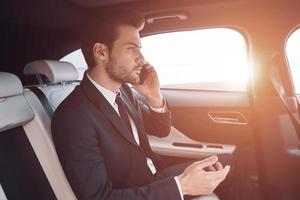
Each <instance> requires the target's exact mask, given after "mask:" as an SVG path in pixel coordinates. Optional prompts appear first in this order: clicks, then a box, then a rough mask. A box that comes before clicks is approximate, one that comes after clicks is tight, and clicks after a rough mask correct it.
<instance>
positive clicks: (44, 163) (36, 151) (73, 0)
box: [0, 0, 300, 200]
mask: <svg viewBox="0 0 300 200" xmlns="http://www.w3.org/2000/svg"><path fill="white" fill-rule="evenodd" d="M1 4H2V5H1V7H0V10H1V12H0V23H1V26H0V29H1V32H0V35H1V37H0V41H1V43H0V44H1V47H2V51H1V52H2V53H1V60H0V200H2V199H3V200H7V199H8V200H11V199H45V200H46V199H51V200H52V199H59V200H60V199H61V200H69V199H70V200H73V199H76V196H75V194H74V192H73V191H72V188H71V186H70V184H69V183H68V180H67V178H66V176H65V173H64V171H63V169H62V166H61V164H60V162H59V159H58V156H57V153H56V150H55V146H54V143H53V141H52V135H51V118H52V115H53V113H54V112H55V110H56V108H57V107H58V105H59V104H60V103H61V102H62V101H63V100H64V99H65V98H66V97H67V96H68V95H69V94H70V93H71V92H72V91H73V89H74V88H75V87H76V86H77V85H79V84H80V80H81V78H82V73H83V72H84V70H85V69H86V66H79V64H76V62H71V61H70V60H67V59H64V58H65V57H66V56H68V55H70V54H72V53H73V52H77V51H78V50H80V38H81V34H82V32H83V31H84V29H85V26H86V24H87V23H88V22H89V21H90V20H92V19H93V20H94V19H95V18H97V17H99V16H102V15H107V14H108V13H110V14H111V15H113V12H112V11H113V10H114V9H119V8H126V9H134V10H137V11H139V12H141V13H142V14H143V15H144V16H145V19H146V25H145V27H144V29H143V30H142V31H141V32H140V36H141V38H142V45H145V47H143V48H145V53H144V54H145V56H146V57H149V60H150V62H151V60H155V58H154V56H155V53H156V54H158V55H157V58H158V61H157V62H159V61H161V63H159V64H157V65H155V64H154V67H155V68H156V69H157V71H158V73H159V74H162V76H161V77H160V79H161V80H160V81H161V92H162V94H163V97H164V99H166V101H167V102H168V104H169V105H170V107H171V111H172V127H171V131H170V134H169V135H168V136H167V137H164V138H158V137H155V136H151V135H149V136H148V138H149V141H150V145H151V148H152V150H153V151H154V152H156V153H157V154H159V155H161V156H162V158H163V159H164V160H165V161H166V163H167V164H168V165H169V166H171V165H173V164H178V163H182V162H187V161H196V160H200V159H203V158H206V157H208V156H211V155H225V156H228V157H230V158H231V159H232V160H231V161H232V162H234V163H235V164H236V166H238V167H239V169H240V171H241V173H243V177H245V178H244V179H243V180H242V181H241V183H240V184H241V187H240V188H241V191H240V193H241V195H242V196H243V198H242V199H255V200H256V199H257V200H260V199H264V200H265V199H266V200H269V199H270V200H273V199H276V200H277V199H278V200H296V199H300V190H299V187H300V170H299V169H300V142H299V140H300V107H299V106H300V95H299V94H300V92H299V93H298V90H297V88H298V86H297V80H300V76H299V77H297V74H300V71H297V67H298V68H299V69H300V49H299V48H298V51H295V52H294V53H289V52H290V51H289V49H292V48H293V46H292V45H294V46H295V48H296V47H298V46H299V47H300V37H299V39H298V41H296V42H294V43H292V42H293V41H294V40H292V38H293V37H294V36H295V35H296V34H297V33H298V32H297V30H298V29H299V27H300V12H299V8H300V1H298V0H185V1H180V0H151V1H149V0H111V1H105V0H44V1H36V0H27V1H20V0H11V1H6V2H2V3H1ZM224 29H225V30H230V31H231V32H234V34H237V35H238V37H239V38H240V39H241V40H242V41H243V43H241V46H242V47H243V49H244V54H245V60H246V62H247V65H246V66H247V70H248V74H247V79H245V81H244V82H243V83H240V82H233V85H232V82H230V83H228V81H227V82H224V80H223V79H222V80H221V81H219V82H216V81H209V78H210V77H209V76H207V75H202V74H201V73H202V72H199V71H193V70H195V68H197V66H196V67H195V66H194V63H191V61H189V59H186V58H188V57H187V55H188V56H192V57H194V59H195V60H196V62H197V63H204V65H207V66H208V67H209V68H205V70H206V71H209V70H210V69H213V70H212V76H211V78H212V79H213V80H216V79H215V78H216V77H221V78H222V77H224V76H226V74H229V75H230V76H228V77H229V78H228V79H230V80H233V79H236V80H238V79H239V78H241V77H242V74H241V73H240V72H236V71H235V70H239V68H240V67H242V66H239V65H237V67H236V68H234V67H233V66H232V65H231V64H225V61H226V62H227V61H228V60H229V61H230V62H229V63H239V62H238V61H239V59H240V58H239V57H238V56H236V55H240V54H238V53H240V52H241V51H240V50H232V51H231V50H230V48H231V46H234V45H235V43H234V41H233V40H232V41H231V40H230V41H229V40H226V39H224V38H225V35H226V34H230V33H228V32H226V31H224V32H218V30H224ZM198 30H199V31H208V32H207V33H208V34H206V35H208V36H213V35H214V34H215V33H214V32H213V31H217V32H218V34H216V35H217V37H213V39H212V40H209V41H211V43H208V44H205V45H206V46H205V45H204V43H205V41H208V40H207V39H203V40H199V41H200V42H198V40H197V39H195V38H192V36H186V35H184V37H183V39H181V40H178V39H175V41H174V40H170V43H168V40H167V39H163V40H162V39H161V38H159V39H158V42H154V40H152V38H154V39H155V37H156V36H161V35H162V36H164V35H165V36H166V37H164V38H172V37H173V36H174V35H172V34H173V33H179V34H181V33H183V34H185V33H188V34H189V33H191V32H195V33H197V31H198ZM203 35H204V34H203ZM223 36H224V38H223ZM197 37H200V36H197ZM174 38H176V37H175V36H174ZM148 40H149V41H148ZM196 40H197V41H196ZM179 43H180V44H182V45H183V46H185V45H188V44H189V43H191V44H193V43H194V44H193V45H194V46H195V48H190V47H189V46H186V47H185V48H181V46H180V45H179ZM221 43H222V44H223V43H224V44H225V46H224V47H223V46H222V47H221ZM165 44H166V45H165ZM160 45H161V46H160ZM164 45H165V47H163V46H164ZM163 48H166V50H165V51H164V50H162V49H163ZM200 48H202V49H203V51H202V50H200ZM222 48H223V49H222ZM148 50H149V51H148ZM219 51H220V52H221V53H222V54H223V56H221V57H218V56H217V52H219ZM151 52H154V53H153V55H152V53H151ZM165 52H166V53H165ZM209 52H211V53H212V54H211V55H212V57H211V58H210V60H211V61H212V63H213V64H207V63H206V59H207V57H208V56H207V55H208V54H207V53H209ZM231 52H234V54H232V55H234V56H232V57H229V56H227V54H226V53H231ZM167 53H170V56H169V55H168V54H167ZM175 54H176V55H177V56H175ZM222 54H220V55H222ZM218 55H219V54H218ZM228 55H229V54H228ZM151 56H153V59H151V58H152V57H151ZM293 56H294V57H293ZM179 57H182V59H183V61H181V60H180V62H184V63H180V65H179V64H178V65H177V64H172V63H173V61H174V63H176V61H177V60H179V59H181V58H179ZM292 57H293V58H294V60H292ZM72 59H78V58H77V57H76V56H75V57H74V56H73V58H72ZM162 60H163V61H162ZM292 61H293V62H292ZM83 62H84V61H83ZM217 62H220V63H221V65H220V67H215V66H214V64H215V63H217ZM154 63H156V61H155V62H154ZM170 63H171V64H170ZM164 65H165V66H169V67H165V68H164ZM223 68H224V69H223ZM229 69H233V70H232V71H229ZM160 70H161V71H160ZM163 70H165V72H166V73H165V72H164V71H163ZM205 70H204V71H205ZM226 70H227V71H226ZM175 71H177V72H178V73H177V72H176V73H177V74H175ZM164 73H165V74H166V76H163V74H164ZM186 73H187V74H188V73H189V74H188V75H185V74H186ZM180 74H182V76H180ZM165 77H168V78H169V79H168V80H167V79H166V80H165V79H164V78H165ZM295 77H296V78H295ZM192 78H193V79H194V80H193V81H190V82H189V80H191V79H192ZM200 79H203V80H204V81H201V80H200ZM181 80H187V82H183V81H181ZM167 81H169V82H167ZM165 83H166V84H165ZM299 83H300V82H299ZM236 88H238V89H236ZM237 176H238V177H239V176H240V174H237ZM209 198H211V199H218V197H216V196H211V197H209Z"/></svg>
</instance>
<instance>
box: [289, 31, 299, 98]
mask: <svg viewBox="0 0 300 200" xmlns="http://www.w3.org/2000/svg"><path fill="white" fill-rule="evenodd" d="M286 54H287V58H288V62H289V66H290V70H291V74H292V78H293V82H294V87H295V92H296V94H300V29H298V30H296V31H295V32H293V33H292V34H291V36H290V37H289V39H288V40H287V45H286Z"/></svg>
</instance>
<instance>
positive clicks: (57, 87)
mask: <svg viewBox="0 0 300 200" xmlns="http://www.w3.org/2000/svg"><path fill="white" fill-rule="evenodd" d="M23 72H24V74H26V75H37V76H40V75H44V76H46V77H47V78H48V80H49V81H50V83H47V84H45V83H40V85H38V88H39V89H40V90H41V91H42V92H43V93H44V94H45V96H46V98H47V99H48V101H49V104H50V107H51V109H52V111H55V110H56V108H57V107H58V105H59V104H60V103H61V102H62V101H63V100H64V99H65V98H66V97H67V96H68V95H69V94H70V93H71V92H72V91H73V89H74V88H75V87H76V85H78V82H74V81H76V80H77V78H78V72H77V70H76V68H75V67H74V66H73V65H72V64H71V63H69V62H64V61H54V60H37V61H33V62H30V63H28V64H27V65H25V67H24V71H23ZM40 80H41V79H40Z"/></svg>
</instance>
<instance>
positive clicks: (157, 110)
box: [148, 99, 167, 113]
mask: <svg viewBox="0 0 300 200" xmlns="http://www.w3.org/2000/svg"><path fill="white" fill-rule="evenodd" d="M163 101H164V102H163V103H164V104H163V107H161V108H153V107H152V106H151V105H150V104H149V103H148V105H149V107H150V109H151V110H152V111H154V112H158V113H166V112H167V106H166V105H167V103H166V100H165V99H163Z"/></svg>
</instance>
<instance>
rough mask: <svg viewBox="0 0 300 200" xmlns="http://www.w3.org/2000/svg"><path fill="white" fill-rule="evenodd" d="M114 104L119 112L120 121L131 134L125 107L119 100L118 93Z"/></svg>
mask: <svg viewBox="0 0 300 200" xmlns="http://www.w3.org/2000/svg"><path fill="white" fill-rule="evenodd" d="M116 103H117V105H118V110H119V114H120V118H121V120H122V121H123V123H124V124H125V125H126V127H127V128H128V130H129V132H130V133H132V129H131V124H130V120H129V117H128V113H127V111H126V107H125V105H124V102H123V100H122V99H121V96H120V93H118V95H117V97H116ZM132 136H133V135H132Z"/></svg>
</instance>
